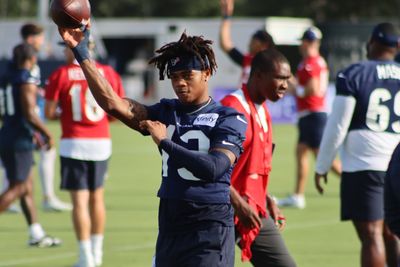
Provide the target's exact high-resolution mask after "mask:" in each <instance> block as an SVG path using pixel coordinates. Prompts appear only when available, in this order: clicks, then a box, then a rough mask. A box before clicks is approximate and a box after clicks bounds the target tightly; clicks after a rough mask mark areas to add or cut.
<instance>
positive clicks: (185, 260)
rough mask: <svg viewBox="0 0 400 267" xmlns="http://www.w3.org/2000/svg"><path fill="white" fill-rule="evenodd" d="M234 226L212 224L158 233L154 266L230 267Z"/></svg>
mask: <svg viewBox="0 0 400 267" xmlns="http://www.w3.org/2000/svg"><path fill="white" fill-rule="evenodd" d="M234 238H235V233H234V227H233V226H232V227H231V226H223V225H214V226H211V227H208V228H205V229H198V230H193V231H186V232H182V233H177V232H174V233H168V232H165V231H163V232H161V231H160V232H159V233H158V238H157V245H156V256H155V266H156V267H178V266H196V267H233V266H234V263H235V240H234Z"/></svg>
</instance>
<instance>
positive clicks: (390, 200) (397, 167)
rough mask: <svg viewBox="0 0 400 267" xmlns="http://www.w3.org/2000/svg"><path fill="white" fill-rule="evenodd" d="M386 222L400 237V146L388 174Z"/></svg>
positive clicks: (386, 179)
mask: <svg viewBox="0 0 400 267" xmlns="http://www.w3.org/2000/svg"><path fill="white" fill-rule="evenodd" d="M385 222H386V224H387V225H388V226H389V228H390V230H391V231H392V232H393V233H395V234H396V235H397V236H398V237H400V145H399V146H397V148H396V150H395V152H394V153H393V156H392V159H391V161H390V164H389V168H388V170H387V172H386V178H385Z"/></svg>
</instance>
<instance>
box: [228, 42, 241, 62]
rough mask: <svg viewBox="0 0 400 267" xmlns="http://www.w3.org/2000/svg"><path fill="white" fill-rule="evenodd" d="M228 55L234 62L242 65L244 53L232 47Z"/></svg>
mask: <svg viewBox="0 0 400 267" xmlns="http://www.w3.org/2000/svg"><path fill="white" fill-rule="evenodd" d="M228 55H229V57H230V58H231V59H232V60H233V61H234V62H235V63H236V64H238V65H240V66H242V64H243V59H244V55H243V54H242V52H240V51H239V50H238V49H237V48H236V47H234V48H232V49H231V51H229V52H228Z"/></svg>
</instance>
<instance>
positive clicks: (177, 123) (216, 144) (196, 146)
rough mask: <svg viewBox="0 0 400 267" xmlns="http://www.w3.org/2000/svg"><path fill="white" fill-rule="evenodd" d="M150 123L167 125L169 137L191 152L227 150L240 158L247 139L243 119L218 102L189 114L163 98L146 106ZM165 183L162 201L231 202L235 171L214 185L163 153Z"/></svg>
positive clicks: (160, 194) (161, 189) (173, 100)
mask: <svg viewBox="0 0 400 267" xmlns="http://www.w3.org/2000/svg"><path fill="white" fill-rule="evenodd" d="M147 110H148V115H149V119H150V120H154V121H160V122H162V123H164V124H165V125H166V126H167V131H168V138H170V139H171V140H172V141H173V142H174V143H176V144H178V145H180V146H182V147H185V148H187V149H190V150H195V151H200V152H203V153H208V151H209V150H210V149H212V148H224V149H228V150H230V151H232V152H233V153H234V154H235V155H236V157H239V155H240V153H241V151H242V143H243V140H244V138H245V132H246V126H247V123H246V121H245V118H244V116H243V115H242V114H241V113H238V112H237V111H235V110H234V109H231V108H228V107H224V106H221V105H220V104H217V103H216V102H215V101H213V100H211V102H210V103H209V104H208V105H206V106H204V107H202V108H200V109H198V110H195V111H192V112H188V111H187V110H186V109H185V106H183V105H182V104H181V103H180V102H179V101H178V100H177V99H170V100H167V99H162V100H161V101H160V103H157V104H155V105H153V106H149V107H147ZM161 155H162V177H163V179H162V183H161V187H160V189H159V191H158V196H159V197H160V198H166V199H177V200H183V201H193V202H201V203H211V204H213V203H214V204H216V203H218V204H221V203H230V198H229V186H230V176H231V172H232V168H231V169H230V170H229V172H227V173H225V174H224V175H223V176H222V177H220V178H219V179H217V181H215V182H207V181H205V180H202V179H201V177H195V176H194V175H193V174H192V173H191V172H190V171H188V170H187V169H185V168H184V166H180V165H179V164H178V163H176V162H174V161H172V160H171V159H170V158H169V155H168V154H167V153H166V152H165V151H164V150H162V151H161Z"/></svg>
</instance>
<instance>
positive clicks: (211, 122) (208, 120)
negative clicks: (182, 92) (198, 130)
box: [193, 113, 219, 127]
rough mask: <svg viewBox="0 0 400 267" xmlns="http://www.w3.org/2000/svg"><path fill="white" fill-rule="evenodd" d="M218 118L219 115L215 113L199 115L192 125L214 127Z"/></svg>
mask: <svg viewBox="0 0 400 267" xmlns="http://www.w3.org/2000/svg"><path fill="white" fill-rule="evenodd" d="M218 117H219V114H217V113H205V114H200V115H199V116H197V118H196V119H195V120H194V122H193V125H205V126H210V127H214V126H215V123H216V122H217V119H218Z"/></svg>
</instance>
